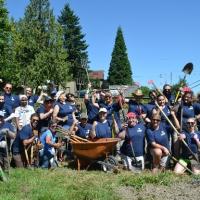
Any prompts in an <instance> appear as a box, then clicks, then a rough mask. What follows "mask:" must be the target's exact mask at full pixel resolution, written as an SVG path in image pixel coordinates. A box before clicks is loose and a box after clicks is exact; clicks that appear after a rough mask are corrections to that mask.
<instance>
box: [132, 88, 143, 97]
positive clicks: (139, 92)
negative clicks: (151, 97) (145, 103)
mask: <svg viewBox="0 0 200 200" xmlns="http://www.w3.org/2000/svg"><path fill="white" fill-rule="evenodd" d="M132 95H133V96H137V97H143V96H144V94H143V93H142V90H140V89H137V90H135V91H134V92H133V93H132Z"/></svg>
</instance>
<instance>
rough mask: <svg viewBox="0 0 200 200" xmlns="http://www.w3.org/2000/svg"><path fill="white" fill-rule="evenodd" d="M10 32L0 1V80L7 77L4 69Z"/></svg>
mask: <svg viewBox="0 0 200 200" xmlns="http://www.w3.org/2000/svg"><path fill="white" fill-rule="evenodd" d="M10 32H11V26H10V22H9V19H8V11H7V9H6V7H5V1H4V0H0V74H1V77H0V78H2V79H5V77H6V76H7V74H6V73H5V69H6V68H7V67H8V66H9V54H10Z"/></svg>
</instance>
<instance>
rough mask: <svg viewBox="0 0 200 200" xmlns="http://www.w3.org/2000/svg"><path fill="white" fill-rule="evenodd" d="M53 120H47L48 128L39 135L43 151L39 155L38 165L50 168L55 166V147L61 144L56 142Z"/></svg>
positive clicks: (55, 125)
mask: <svg viewBox="0 0 200 200" xmlns="http://www.w3.org/2000/svg"><path fill="white" fill-rule="evenodd" d="M56 127H57V123H56V122H55V121H50V122H49V128H48V129H47V130H46V131H45V132H44V133H43V134H42V135H41V137H40V141H41V143H42V144H43V152H42V153H41V155H40V166H41V167H42V168H51V167H56V166H57V157H56V149H57V148H59V147H61V146H62V143H61V142H59V141H58V142H56Z"/></svg>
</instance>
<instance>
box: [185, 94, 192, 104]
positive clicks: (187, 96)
mask: <svg viewBox="0 0 200 200" xmlns="http://www.w3.org/2000/svg"><path fill="white" fill-rule="evenodd" d="M183 102H184V103H185V104H190V103H192V94H191V93H185V94H184V95H183Z"/></svg>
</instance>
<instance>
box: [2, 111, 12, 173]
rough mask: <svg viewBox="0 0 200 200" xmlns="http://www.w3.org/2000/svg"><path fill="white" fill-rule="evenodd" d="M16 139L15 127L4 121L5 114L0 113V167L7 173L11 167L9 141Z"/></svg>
mask: <svg viewBox="0 0 200 200" xmlns="http://www.w3.org/2000/svg"><path fill="white" fill-rule="evenodd" d="M14 138H15V133H14V127H13V126H12V125H11V124H10V123H8V122H5V121H4V113H3V112H2V111H0V166H1V167H2V169H3V170H5V171H8V170H9V166H10V161H9V153H8V152H9V151H8V145H7V140H8V139H14Z"/></svg>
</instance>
